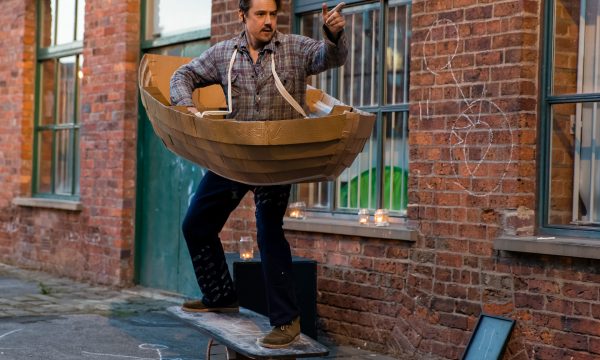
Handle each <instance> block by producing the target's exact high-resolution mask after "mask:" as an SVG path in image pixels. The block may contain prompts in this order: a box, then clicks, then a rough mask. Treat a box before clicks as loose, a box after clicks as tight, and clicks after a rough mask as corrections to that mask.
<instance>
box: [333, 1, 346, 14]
mask: <svg viewBox="0 0 600 360" xmlns="http://www.w3.org/2000/svg"><path fill="white" fill-rule="evenodd" d="M345 5H346V3H345V2H341V3H339V4H337V5H336V6H335V7H334V8H333V9H331V11H329V12H330V13H332V12H336V11H337V12H341V11H342V8H343V7H344V6H345Z"/></svg>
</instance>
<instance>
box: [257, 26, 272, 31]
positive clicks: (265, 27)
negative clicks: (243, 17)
mask: <svg viewBox="0 0 600 360" xmlns="http://www.w3.org/2000/svg"><path fill="white" fill-rule="evenodd" d="M260 31H273V27H272V26H271V25H265V26H263V28H262V29H261V30H260Z"/></svg>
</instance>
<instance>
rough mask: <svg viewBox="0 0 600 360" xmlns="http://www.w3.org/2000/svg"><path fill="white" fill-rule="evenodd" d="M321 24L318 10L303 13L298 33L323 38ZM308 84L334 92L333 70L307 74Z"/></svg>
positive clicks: (330, 92)
mask: <svg viewBox="0 0 600 360" xmlns="http://www.w3.org/2000/svg"><path fill="white" fill-rule="evenodd" d="M322 26H323V20H322V19H321V13H320V12H319V13H313V14H308V15H304V16H302V19H301V21H300V34H302V35H304V36H308V37H310V38H313V39H317V40H321V39H323V31H322ZM308 84H309V85H311V86H314V87H316V88H318V89H322V90H323V91H325V92H326V93H328V94H331V95H334V94H335V89H334V85H335V84H334V82H333V70H328V71H324V72H322V73H320V74H318V75H311V76H309V77H308ZM307 204H308V203H307Z"/></svg>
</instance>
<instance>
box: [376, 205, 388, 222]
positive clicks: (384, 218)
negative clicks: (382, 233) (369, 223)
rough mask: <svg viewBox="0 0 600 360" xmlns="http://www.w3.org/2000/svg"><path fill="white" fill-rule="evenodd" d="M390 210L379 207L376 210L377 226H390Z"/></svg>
mask: <svg viewBox="0 0 600 360" xmlns="http://www.w3.org/2000/svg"><path fill="white" fill-rule="evenodd" d="M389 224H390V223H389V222H388V211H387V210H386V209H377V211H375V226H388V225H389Z"/></svg>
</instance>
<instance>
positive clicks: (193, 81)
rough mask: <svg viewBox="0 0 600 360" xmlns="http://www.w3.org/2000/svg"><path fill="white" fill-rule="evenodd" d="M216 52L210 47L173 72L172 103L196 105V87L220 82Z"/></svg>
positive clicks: (171, 83) (171, 84)
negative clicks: (193, 98)
mask: <svg viewBox="0 0 600 360" xmlns="http://www.w3.org/2000/svg"><path fill="white" fill-rule="evenodd" d="M214 53H215V52H214V49H213V48H210V49H208V50H206V51H205V52H204V53H202V55H200V56H199V57H196V58H194V59H193V60H192V61H191V62H189V63H188V64H185V65H182V66H181V67H179V69H177V70H176V71H175V73H173V76H172V77H171V82H170V95H171V104H172V105H178V106H194V103H193V102H192V93H193V92H194V89H196V88H198V87H202V86H208V85H212V84H217V83H220V81H219V71H218V69H217V66H216V62H215V59H214V55H215V54H214Z"/></svg>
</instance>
